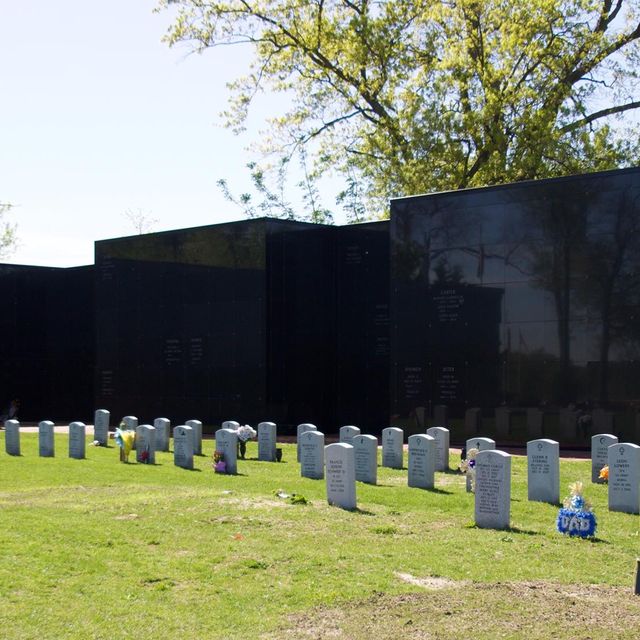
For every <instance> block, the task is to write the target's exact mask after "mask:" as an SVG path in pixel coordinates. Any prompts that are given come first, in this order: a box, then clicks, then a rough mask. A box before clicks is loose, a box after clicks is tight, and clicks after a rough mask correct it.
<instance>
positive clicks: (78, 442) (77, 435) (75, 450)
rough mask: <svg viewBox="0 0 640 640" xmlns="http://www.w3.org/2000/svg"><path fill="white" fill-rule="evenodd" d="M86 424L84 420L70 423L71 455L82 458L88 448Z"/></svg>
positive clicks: (71, 456)
mask: <svg viewBox="0 0 640 640" xmlns="http://www.w3.org/2000/svg"><path fill="white" fill-rule="evenodd" d="M86 431H87V429H86V426H85V424H84V422H72V423H71V424H70V425H69V457H70V458H75V459H76V460H82V459H83V458H84V457H85V450H86V437H85V436H86Z"/></svg>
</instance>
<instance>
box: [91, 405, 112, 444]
mask: <svg viewBox="0 0 640 640" xmlns="http://www.w3.org/2000/svg"><path fill="white" fill-rule="evenodd" d="M110 420H111V414H110V413H109V412H108V411H107V410H106V409H96V411H95V413H94V416H93V438H94V440H97V441H98V442H99V443H100V446H101V447H106V446H107V445H108V444H109V421H110Z"/></svg>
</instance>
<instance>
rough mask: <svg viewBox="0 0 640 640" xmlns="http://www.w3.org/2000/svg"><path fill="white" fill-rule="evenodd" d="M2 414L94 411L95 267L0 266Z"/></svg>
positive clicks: (64, 416)
mask: <svg viewBox="0 0 640 640" xmlns="http://www.w3.org/2000/svg"><path fill="white" fill-rule="evenodd" d="M0 298H1V299H2V300H3V308H2V313H1V314H0V335H1V336H2V339H1V340H0V361H1V362H2V367H0V390H1V396H0V403H1V406H0V413H2V414H6V408H7V407H8V405H9V403H10V402H11V400H13V399H19V400H20V410H19V413H18V418H19V419H20V420H25V421H40V420H48V419H55V420H90V419H91V416H92V415H93V413H92V412H93V368H94V360H95V358H94V316H93V309H94V304H93V267H74V268H70V269H58V268H49V267H30V266H19V265H8V264H5V265H0Z"/></svg>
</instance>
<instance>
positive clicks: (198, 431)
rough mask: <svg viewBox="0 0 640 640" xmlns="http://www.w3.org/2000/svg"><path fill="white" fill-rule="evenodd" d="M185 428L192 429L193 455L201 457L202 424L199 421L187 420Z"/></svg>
mask: <svg viewBox="0 0 640 640" xmlns="http://www.w3.org/2000/svg"><path fill="white" fill-rule="evenodd" d="M185 424H186V425H187V427H191V428H192V429H193V454H194V455H196V456H201V455H202V422H200V420H187V421H186V422H185Z"/></svg>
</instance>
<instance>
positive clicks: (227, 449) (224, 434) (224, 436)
mask: <svg viewBox="0 0 640 640" xmlns="http://www.w3.org/2000/svg"><path fill="white" fill-rule="evenodd" d="M216 451H221V452H222V455H223V456H224V462H225V464H226V465H227V473H230V474H236V473H238V433H237V431H234V430H233V429H218V430H217V431H216Z"/></svg>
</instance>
